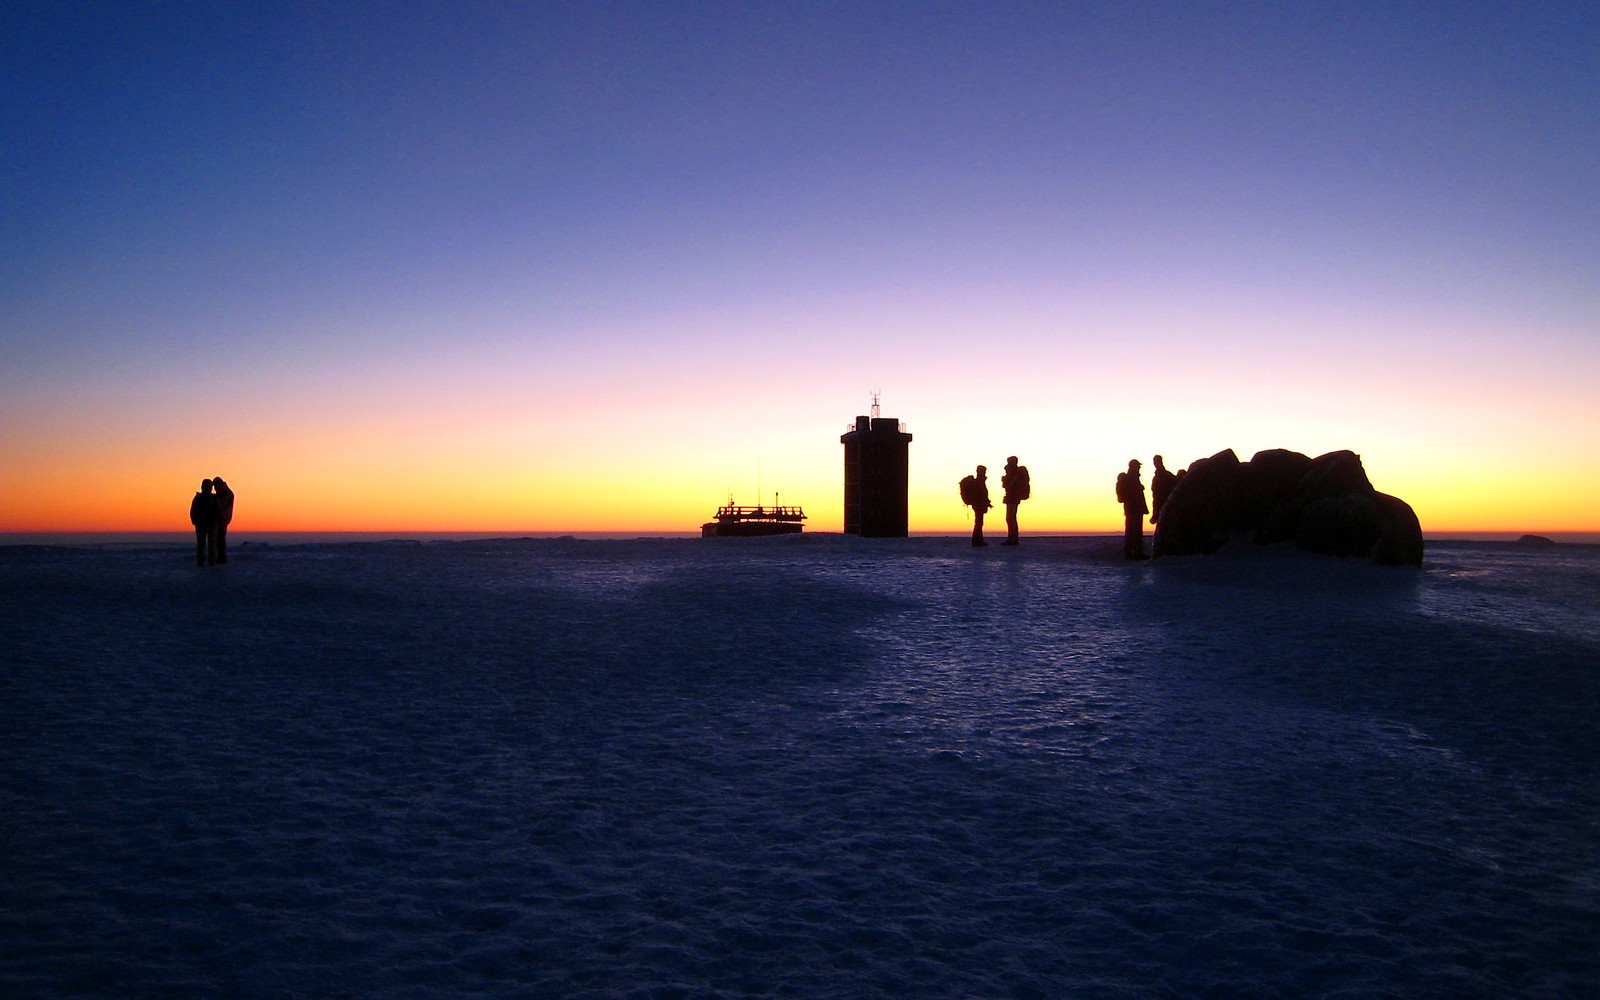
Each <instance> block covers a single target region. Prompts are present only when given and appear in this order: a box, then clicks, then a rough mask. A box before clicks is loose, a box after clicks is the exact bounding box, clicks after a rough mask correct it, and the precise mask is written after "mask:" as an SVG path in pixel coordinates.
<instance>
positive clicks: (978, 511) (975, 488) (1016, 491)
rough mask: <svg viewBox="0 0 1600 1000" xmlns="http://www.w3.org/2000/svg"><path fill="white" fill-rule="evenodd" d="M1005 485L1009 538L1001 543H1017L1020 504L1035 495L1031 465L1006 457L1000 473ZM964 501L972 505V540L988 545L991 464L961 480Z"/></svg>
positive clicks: (979, 468)
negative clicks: (985, 535) (985, 530)
mask: <svg viewBox="0 0 1600 1000" xmlns="http://www.w3.org/2000/svg"><path fill="white" fill-rule="evenodd" d="M1000 485H1001V487H1003V488H1004V489H1005V491H1006V492H1005V497H1004V499H1003V500H1002V502H1003V503H1004V504H1005V505H1006V540H1005V541H1004V542H1002V543H1001V544H1002V545H1015V544H1017V505H1018V504H1020V503H1022V501H1024V500H1026V499H1028V497H1029V496H1031V495H1032V492H1033V489H1032V486H1031V484H1030V483H1029V482H1028V467H1027V466H1026V465H1018V464H1017V456H1015V455H1012V456H1011V457H1010V458H1008V459H1006V471H1005V472H1004V474H1002V475H1001V476H1000ZM961 502H962V503H964V504H966V505H967V506H968V507H971V508H972V544H973V545H988V544H989V543H988V542H986V541H984V540H983V515H984V514H985V513H987V512H988V510H989V508H990V507H993V506H994V504H992V503H990V502H989V467H988V466H986V465H980V466H978V468H977V471H976V474H975V475H971V476H967V477H966V478H964V479H962V480H961Z"/></svg>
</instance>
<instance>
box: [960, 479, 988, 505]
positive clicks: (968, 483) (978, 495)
mask: <svg viewBox="0 0 1600 1000" xmlns="http://www.w3.org/2000/svg"><path fill="white" fill-rule="evenodd" d="M961 502H962V503H964V504H966V505H967V506H968V507H972V506H975V505H977V504H980V503H983V488H982V487H981V486H979V485H978V477H977V476H963V477H962V478H961Z"/></svg>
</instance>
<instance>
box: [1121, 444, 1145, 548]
mask: <svg viewBox="0 0 1600 1000" xmlns="http://www.w3.org/2000/svg"><path fill="white" fill-rule="evenodd" d="M1117 502H1118V503H1120V504H1122V515H1123V518H1124V523H1125V526H1126V527H1125V530H1124V532H1123V535H1122V557H1123V558H1124V559H1148V558H1150V557H1149V556H1147V555H1145V552H1144V516H1145V515H1146V514H1148V513H1150V508H1149V507H1148V506H1146V505H1145V502H1144V483H1142V482H1140V481H1139V460H1138V459H1137V458H1133V459H1129V460H1128V471H1127V472H1123V473H1120V474H1119V475H1118V476H1117Z"/></svg>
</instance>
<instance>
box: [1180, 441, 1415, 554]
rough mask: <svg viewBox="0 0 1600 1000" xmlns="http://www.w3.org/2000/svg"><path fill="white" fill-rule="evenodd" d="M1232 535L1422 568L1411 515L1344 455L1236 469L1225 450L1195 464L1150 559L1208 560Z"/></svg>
mask: <svg viewBox="0 0 1600 1000" xmlns="http://www.w3.org/2000/svg"><path fill="white" fill-rule="evenodd" d="M1238 535H1248V536H1250V537H1252V538H1254V540H1255V541H1256V542H1257V543H1259V544H1263V545H1265V544H1270V543H1274V542H1289V541H1292V542H1294V543H1295V545H1296V546H1297V547H1298V548H1301V549H1304V550H1306V551H1308V552H1319V553H1323V554H1325V555H1334V556H1358V557H1361V558H1364V559H1371V560H1373V561H1374V562H1377V563H1381V564H1383V565H1386V566H1421V565H1422V549H1423V544H1422V525H1421V524H1420V523H1419V522H1418V521H1417V515H1416V513H1415V512H1414V511H1412V509H1411V506H1410V505H1409V504H1407V503H1406V502H1405V501H1404V500H1401V499H1399V498H1398V497H1392V496H1389V495H1388V494H1386V493H1379V492H1378V491H1377V490H1375V489H1374V488H1373V486H1372V483H1371V482H1370V481H1368V479H1367V471H1366V469H1364V468H1362V465H1361V456H1359V455H1357V454H1355V453H1354V452H1349V451H1335V452H1330V453H1328V454H1326V455H1323V456H1321V457H1319V458H1308V457H1306V456H1305V455H1302V454H1300V453H1299V452H1296V451H1286V450H1283V449H1273V450H1271V451H1261V452H1257V453H1256V454H1255V455H1254V456H1252V457H1251V459H1250V461H1248V462H1241V461H1239V456H1237V455H1235V454H1234V453H1233V449H1231V448H1230V449H1228V450H1226V451H1220V452H1217V453H1216V454H1215V455H1212V456H1211V457H1210V458H1202V459H1199V460H1198V461H1196V462H1194V463H1193V464H1192V465H1190V466H1189V470H1188V473H1187V474H1186V475H1184V476H1183V478H1181V479H1180V480H1179V481H1178V485H1177V486H1176V487H1175V488H1174V489H1173V491H1172V495H1171V496H1170V497H1168V498H1167V504H1166V506H1165V507H1164V508H1162V510H1161V520H1160V522H1159V523H1157V525H1156V534H1155V554H1156V555H1157V556H1175V555H1188V554H1191V553H1196V552H1215V551H1216V550H1217V549H1218V548H1220V547H1221V546H1222V545H1224V544H1225V543H1227V542H1228V541H1229V540H1231V539H1232V538H1234V537H1236V536H1238Z"/></svg>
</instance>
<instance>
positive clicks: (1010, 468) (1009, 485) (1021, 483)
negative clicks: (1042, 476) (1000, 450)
mask: <svg viewBox="0 0 1600 1000" xmlns="http://www.w3.org/2000/svg"><path fill="white" fill-rule="evenodd" d="M1000 488H1001V489H1003V490H1005V493H1004V494H1003V495H1002V496H1001V498H1000V499H1001V502H1002V503H1004V504H1005V505H1006V540H1005V541H1004V542H1002V543H1001V544H1002V545H1015V544H1017V504H1020V503H1021V502H1022V501H1024V500H1026V499H1028V496H1029V495H1030V493H1031V492H1032V487H1031V486H1030V485H1029V483H1028V467H1027V466H1026V465H1018V464H1017V456H1015V455H1012V456H1011V457H1010V458H1008V459H1006V471H1005V472H1002V473H1001V474H1000Z"/></svg>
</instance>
